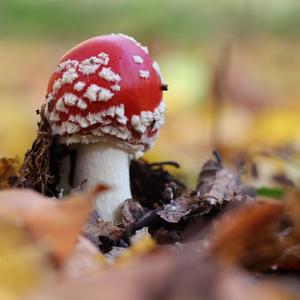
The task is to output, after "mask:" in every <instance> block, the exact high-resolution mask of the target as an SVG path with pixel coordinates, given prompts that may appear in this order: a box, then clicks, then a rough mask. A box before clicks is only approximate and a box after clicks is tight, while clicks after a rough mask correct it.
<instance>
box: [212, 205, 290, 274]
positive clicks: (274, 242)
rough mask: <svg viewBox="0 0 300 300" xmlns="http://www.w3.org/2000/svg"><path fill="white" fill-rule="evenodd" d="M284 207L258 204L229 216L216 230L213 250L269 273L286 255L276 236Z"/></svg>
mask: <svg viewBox="0 0 300 300" xmlns="http://www.w3.org/2000/svg"><path fill="white" fill-rule="evenodd" d="M283 211H284V207H283V205H282V204H281V203H278V202H264V201H261V202H257V203H254V204H252V205H249V206H245V207H242V208H238V209H236V210H234V211H232V212H229V213H228V214H225V215H224V216H223V218H221V220H220V221H218V222H217V224H216V226H215V228H214V231H213V232H214V234H213V239H212V241H211V247H210V251H211V253H212V255H216V256H218V257H220V258H221V259H222V260H224V261H226V262H230V263H233V264H239V265H243V266H245V267H247V268H250V269H254V270H267V269H269V268H270V266H271V265H273V264H275V263H276V260H277V259H278V258H279V257H280V255H281V253H282V245H281V241H280V239H278V237H277V236H276V235H275V232H276V230H277V229H278V224H279V220H280V216H281V215H282V214H283Z"/></svg>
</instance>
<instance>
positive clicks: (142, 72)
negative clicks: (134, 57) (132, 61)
mask: <svg viewBox="0 0 300 300" xmlns="http://www.w3.org/2000/svg"><path fill="white" fill-rule="evenodd" d="M139 74H140V77H142V78H146V79H147V78H148V77H149V76H150V72H149V71H148V70H140V72H139Z"/></svg>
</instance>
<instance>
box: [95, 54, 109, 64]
mask: <svg viewBox="0 0 300 300" xmlns="http://www.w3.org/2000/svg"><path fill="white" fill-rule="evenodd" d="M97 56H98V57H99V58H100V60H101V64H103V65H105V66H106V65H107V64H108V63H109V55H108V54H107V53H104V52H101V53H99V54H98V55H97Z"/></svg>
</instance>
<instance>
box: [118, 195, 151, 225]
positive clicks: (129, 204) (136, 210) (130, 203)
mask: <svg viewBox="0 0 300 300" xmlns="http://www.w3.org/2000/svg"><path fill="white" fill-rule="evenodd" d="M145 213H146V211H145V209H144V208H143V207H142V205H141V204H140V203H139V202H137V201H136V200H134V199H127V200H126V201H125V202H124V203H123V205H122V224H123V225H124V226H130V225H131V224H134V223H135V222H137V221H138V220H140V219H141V218H142V217H143V216H144V215H145Z"/></svg>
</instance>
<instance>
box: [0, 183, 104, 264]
mask: <svg viewBox="0 0 300 300" xmlns="http://www.w3.org/2000/svg"><path fill="white" fill-rule="evenodd" d="M106 189H107V188H106V187H105V186H103V185H99V186H97V187H95V188H93V189H92V190H90V191H88V192H87V193H86V194H81V195H79V196H74V197H66V198H65V199H63V200H56V199H51V198H46V197H44V196H42V195H40V194H38V193H36V192H33V191H31V190H7V191H2V192H1V193H0V217H1V218H4V219H7V220H10V221H12V222H17V223H18V224H22V225H23V226H24V228H26V229H27V230H28V231H29V233H30V234H31V235H32V236H33V237H34V239H36V240H38V241H42V242H43V243H45V244H46V245H47V246H48V247H49V250H50V253H51V254H52V256H53V258H54V259H55V261H56V262H57V263H59V264H61V263H62V262H63V261H64V260H65V259H66V258H67V257H68V255H69V254H70V252H71V251H72V249H73V247H74V245H75V243H76V239H77V237H78V235H79V234H80V232H81V230H82V227H83V225H84V223H85V222H86V221H87V218H88V216H89V214H90V213H91V210H92V208H93V204H92V200H93V199H94V197H95V196H96V195H97V194H98V193H99V192H104V191H105V190H106Z"/></svg>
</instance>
